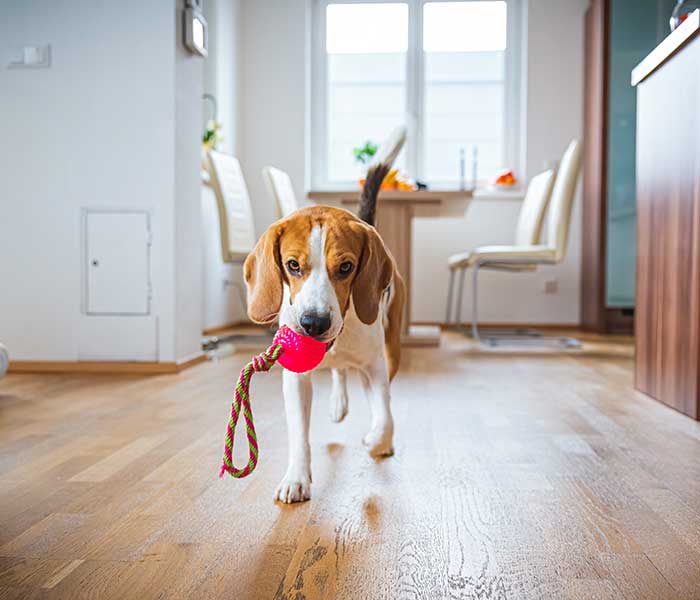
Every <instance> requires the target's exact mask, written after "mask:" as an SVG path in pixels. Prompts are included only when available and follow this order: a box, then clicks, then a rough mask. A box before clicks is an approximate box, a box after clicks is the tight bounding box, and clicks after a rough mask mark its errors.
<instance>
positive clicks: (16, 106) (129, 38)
mask: <svg viewBox="0 0 700 600" xmlns="http://www.w3.org/2000/svg"><path fill="white" fill-rule="evenodd" d="M126 15H138V18H126V17H125V16H126ZM180 31H181V18H180V15H179V14H178V13H177V12H176V4H175V2H174V1H173V0H167V1H159V2H146V3H144V2H137V1H136V0H127V1H122V2H118V3H113V2H99V3H97V2H93V1H91V0H70V1H65V2H53V1H51V0H30V1H23V2H11V3H4V5H3V14H2V19H0V40H2V44H1V45H0V139H2V143H1V144H0V281H1V283H0V285H1V286H2V287H1V288H0V339H2V340H3V342H4V343H5V344H6V345H7V346H8V348H9V350H10V353H11V356H12V358H14V359H16V360H21V359H32V360H76V359H77V358H78V356H79V352H80V346H81V342H82V343H85V339H84V336H88V335H96V336H98V337H99V336H100V335H102V336H104V339H103V340H102V341H103V343H104V345H105V347H109V346H110V344H112V343H114V344H115V345H116V343H115V341H114V338H110V337H109V336H108V335H107V333H105V331H106V330H104V329H102V330H100V329H99V328H97V329H95V330H94V331H93V329H91V327H90V326H88V327H86V323H88V322H89V323H94V322H95V321H94V320H91V318H89V317H86V316H85V315H83V314H82V313H81V309H80V299H81V244H80V209H81V207H104V208H115V209H123V208H146V209H148V210H150V211H152V214H153V248H152V283H153V288H154V290H153V291H154V298H153V313H154V314H155V316H156V318H157V319H158V327H157V348H156V351H157V352H156V354H157V359H158V360H161V361H172V360H175V359H177V358H180V357H182V356H184V355H186V354H187V353H189V351H190V350H191V349H192V343H191V341H182V340H184V339H189V340H191V339H193V337H192V336H193V335H198V331H197V332H196V334H193V331H190V330H193V327H194V325H193V319H192V318H191V317H189V316H187V315H191V314H193V313H192V309H191V308H188V307H187V305H188V304H189V303H191V302H194V303H196V302H197V300H196V299H194V300H193V299H192V296H189V295H187V296H184V297H182V298H180V299H178V297H177V291H176V290H177V289H179V291H180V293H181V294H184V293H185V291H186V288H187V285H188V283H187V282H188V281H192V280H193V277H194V274H193V270H192V268H191V267H190V266H187V265H177V264H176V248H180V249H182V251H181V252H179V254H178V256H177V258H178V259H182V258H183V257H184V256H185V255H186V253H187V252H188V251H190V249H191V247H190V246H189V245H190V244H194V243H196V242H195V240H194V238H192V236H191V234H190V233H188V227H187V226H186V225H185V226H184V227H183V224H185V223H186V220H187V219H188V218H191V214H190V213H192V211H193V210H197V214H198V210H199V203H198V201H199V194H198V177H199V173H198V164H199V157H198V151H197V148H198V146H197V145H195V153H196V162H195V163H194V164H191V161H192V156H191V154H192V152H191V151H190V150H187V149H185V148H184V146H180V147H178V145H177V144H178V143H180V144H183V145H188V144H190V143H192V140H191V139H190V138H191V137H192V136H191V134H189V133H186V129H187V127H188V125H187V123H188V122H189V121H190V120H191V119H192V112H193V110H195V111H196V129H195V132H196V134H195V139H194V143H195V144H197V139H196V138H197V137H198V132H199V123H200V115H201V112H200V106H201V101H200V99H199V95H200V94H201V84H200V89H199V90H197V89H196V87H197V84H196V82H197V75H196V74H194V73H193V72H191V71H188V70H187V67H185V64H184V58H183V57H182V56H181V55H180V56H178V63H177V64H176V39H177V37H179V36H180ZM35 43H51V47H52V64H51V67H50V68H49V69H33V70H8V69H7V68H6V65H7V63H8V61H9V54H10V52H11V48H12V47H13V46H21V45H23V44H35ZM199 70H200V72H201V66H200V67H199ZM199 77H200V78H201V75H200V76H199ZM176 78H177V85H178V96H177V99H176V92H175V90H176ZM176 123H177V124H178V127H177V129H176ZM176 161H177V162H176ZM176 164H177V178H176ZM193 183H194V186H196V187H194V186H193ZM176 188H177V189H176ZM193 189H196V191H197V193H196V194H195V196H194V197H193V198H191V199H190V195H191V194H192V190H193ZM176 194H177V198H178V202H177V204H176V201H175V199H176ZM188 202H192V206H194V209H192V206H188ZM176 208H177V212H176ZM197 223H198V221H197ZM176 224H177V225H178V229H177V231H176ZM176 234H177V237H176ZM180 266H183V271H184V273H185V275H183V274H182V273H179V274H178V271H179V267H180ZM197 266H199V263H198V265H197ZM196 277H197V280H198V281H199V278H200V275H199V273H197V275H196ZM176 312H177V314H176ZM200 313H201V309H200V308H199V307H198V308H197V314H198V315H199V314H200ZM176 317H181V318H183V323H180V322H178V321H177V320H176ZM176 324H177V327H176ZM199 327H200V324H199V323H198V324H197V329H199ZM176 329H178V339H179V341H178V344H177V345H178V347H177V348H176ZM113 334H114V335H118V334H119V330H118V328H117V330H116V333H115V332H113ZM122 335H124V333H123V332H122ZM81 336H83V339H82V340H81Z"/></svg>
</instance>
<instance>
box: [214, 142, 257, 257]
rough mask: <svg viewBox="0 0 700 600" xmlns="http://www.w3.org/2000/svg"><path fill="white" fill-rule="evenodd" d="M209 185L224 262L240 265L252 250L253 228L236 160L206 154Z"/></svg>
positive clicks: (253, 245) (243, 182) (249, 208)
mask: <svg viewBox="0 0 700 600" xmlns="http://www.w3.org/2000/svg"><path fill="white" fill-rule="evenodd" d="M208 158H209V172H210V176H211V180H210V184H211V187H212V189H213V190H214V194H215V195H216V205H217V208H218V211H219V226H220V227H221V255H222V258H223V260H224V262H235V261H240V260H241V258H244V257H245V255H247V254H248V253H249V252H251V251H252V250H253V248H254V247H255V239H256V238H255V226H254V223H253V210H252V207H251V204H250V196H249V195H248V187H247V186H246V184H245V179H244V178H243V171H241V165H240V163H239V162H238V160H237V159H236V158H234V157H233V156H229V155H228V154H222V153H220V152H216V151H214V150H210V151H209V152H208Z"/></svg>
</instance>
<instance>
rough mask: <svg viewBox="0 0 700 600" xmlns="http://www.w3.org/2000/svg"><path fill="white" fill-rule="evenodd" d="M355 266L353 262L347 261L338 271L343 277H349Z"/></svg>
mask: <svg viewBox="0 0 700 600" xmlns="http://www.w3.org/2000/svg"><path fill="white" fill-rule="evenodd" d="M353 266H354V265H353V264H352V263H351V262H349V261H345V262H344V263H341V265H340V267H339V268H338V271H339V272H340V274H341V275H348V274H349V273H352V268H353Z"/></svg>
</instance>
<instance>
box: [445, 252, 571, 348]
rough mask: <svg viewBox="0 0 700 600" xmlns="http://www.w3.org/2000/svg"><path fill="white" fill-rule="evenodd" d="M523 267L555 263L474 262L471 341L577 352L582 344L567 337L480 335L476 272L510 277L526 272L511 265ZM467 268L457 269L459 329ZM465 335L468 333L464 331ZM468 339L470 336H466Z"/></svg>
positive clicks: (528, 332) (521, 332)
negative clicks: (551, 347) (556, 347)
mask: <svg viewBox="0 0 700 600" xmlns="http://www.w3.org/2000/svg"><path fill="white" fill-rule="evenodd" d="M517 264H522V265H523V267H525V266H537V265H554V264H557V263H556V261H554V260H550V259H543V258H508V259H504V260H503V261H499V260H494V259H482V260H477V261H476V262H475V263H474V264H473V265H471V268H472V319H471V337H472V338H473V339H474V340H475V341H476V342H478V343H484V342H485V343H488V344H489V345H491V346H497V345H499V344H515V345H528V346H531V345H533V346H538V345H556V346H562V347H564V348H580V347H581V342H580V341H579V340H577V339H576V338H573V337H568V336H545V335H542V333H540V332H539V331H537V330H535V329H527V328H520V329H511V330H500V331H494V330H486V331H485V330H482V331H479V271H480V270H481V269H482V268H484V267H485V268H489V269H494V270H499V271H507V272H511V273H518V272H522V271H524V270H525V269H519V268H517V267H513V266H512V265H517ZM467 268H469V267H463V268H462V269H460V274H459V284H458V286H459V287H458V293H457V314H456V323H457V326H458V327H460V326H461V323H462V293H463V291H464V278H465V275H466V271H467ZM456 270H457V269H451V270H450V281H449V287H448V291H447V314H446V318H445V321H446V322H447V324H448V325H449V324H450V322H451V320H450V319H451V316H452V314H451V313H452V296H453V295H454V294H453V291H454V279H455V272H456ZM465 333H467V332H466V331H465ZM467 335H469V334H468V333H467Z"/></svg>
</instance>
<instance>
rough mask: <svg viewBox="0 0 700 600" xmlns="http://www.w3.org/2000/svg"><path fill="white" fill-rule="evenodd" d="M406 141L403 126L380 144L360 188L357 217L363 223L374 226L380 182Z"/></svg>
mask: <svg viewBox="0 0 700 600" xmlns="http://www.w3.org/2000/svg"><path fill="white" fill-rule="evenodd" d="M405 141H406V128H405V127H404V126H400V127H397V128H396V129H394V131H392V132H391V134H390V135H389V137H388V138H387V140H386V141H385V142H384V143H383V144H382V146H381V148H380V149H379V151H378V152H377V154H376V155H375V157H374V160H373V161H372V164H371V165H370V167H369V169H368V170H367V176H366V177H365V185H363V186H362V195H361V196H360V212H359V215H358V216H359V217H360V219H362V220H363V221H364V222H365V223H369V224H370V225H374V213H375V212H376V210H377V194H378V193H379V188H380V186H381V185H382V181H384V178H385V177H386V176H387V173H389V171H390V170H391V165H393V164H394V161H395V160H396V157H397V156H398V155H399V152H401V148H403V145H404V143H405Z"/></svg>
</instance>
